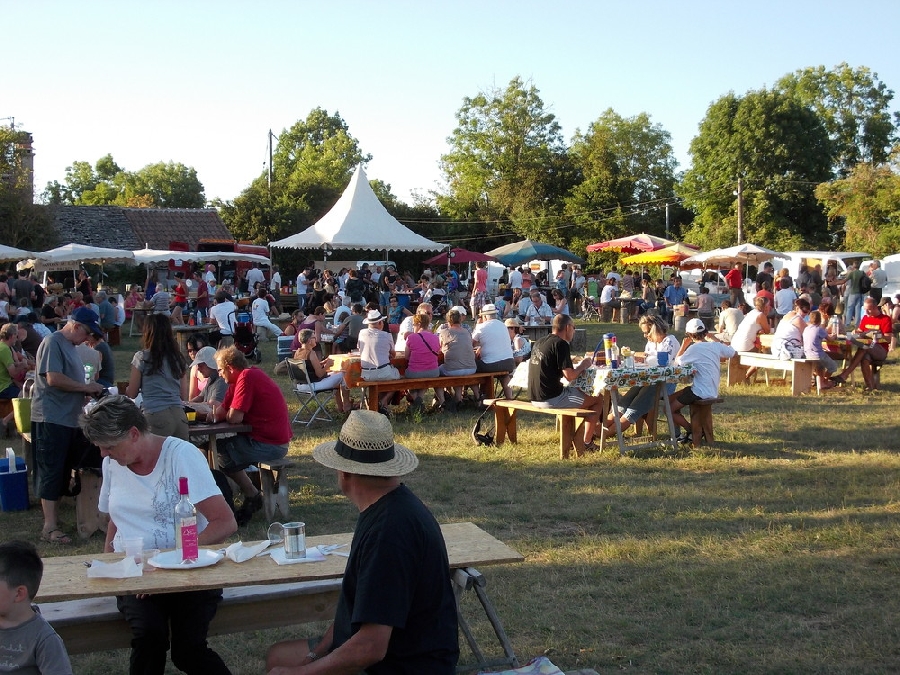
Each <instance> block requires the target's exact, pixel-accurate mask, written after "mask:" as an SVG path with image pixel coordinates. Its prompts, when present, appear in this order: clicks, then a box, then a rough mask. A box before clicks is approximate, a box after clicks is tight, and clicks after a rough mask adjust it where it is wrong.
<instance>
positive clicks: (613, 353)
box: [609, 335, 619, 368]
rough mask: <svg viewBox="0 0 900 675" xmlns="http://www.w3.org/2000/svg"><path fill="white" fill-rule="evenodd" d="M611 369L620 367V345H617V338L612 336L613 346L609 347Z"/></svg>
mask: <svg viewBox="0 0 900 675" xmlns="http://www.w3.org/2000/svg"><path fill="white" fill-rule="evenodd" d="M609 357H610V363H609V367H610V368H618V367H619V345H618V344H616V336H615V335H613V336H612V344H611V345H610V347H609Z"/></svg>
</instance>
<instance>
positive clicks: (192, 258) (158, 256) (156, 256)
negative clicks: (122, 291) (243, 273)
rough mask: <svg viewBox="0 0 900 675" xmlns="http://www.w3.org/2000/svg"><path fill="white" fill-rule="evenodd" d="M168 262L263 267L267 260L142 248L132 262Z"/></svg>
mask: <svg viewBox="0 0 900 675" xmlns="http://www.w3.org/2000/svg"><path fill="white" fill-rule="evenodd" d="M170 260H182V261H187V262H211V261H213V260H247V261H249V262H257V263H260V264H263V265H268V264H269V259H268V258H267V257H265V256H262V255H256V254H255V253H235V252H234V251H162V250H159V249H154V248H142V249H138V250H136V251H134V261H135V262H136V263H137V264H138V265H141V264H144V265H149V264H152V263H167V262H169V261H170Z"/></svg>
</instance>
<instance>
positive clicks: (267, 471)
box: [256, 458, 296, 523]
mask: <svg viewBox="0 0 900 675" xmlns="http://www.w3.org/2000/svg"><path fill="white" fill-rule="evenodd" d="M256 466H257V467H258V468H259V489H260V492H262V495H263V510H264V511H265V514H266V519H267V520H268V521H269V522H270V523H271V522H272V520H273V518H274V517H275V511H276V510H278V511H280V512H281V517H282V518H284V519H285V520H288V519H289V516H288V512H289V509H290V490H289V489H288V480H287V479H288V473H289V472H290V470H291V469H293V468H294V467H295V466H296V464H294V463H293V462H292V461H291V460H289V459H287V458H284V459H270V460H268V461H266V462H257V463H256Z"/></svg>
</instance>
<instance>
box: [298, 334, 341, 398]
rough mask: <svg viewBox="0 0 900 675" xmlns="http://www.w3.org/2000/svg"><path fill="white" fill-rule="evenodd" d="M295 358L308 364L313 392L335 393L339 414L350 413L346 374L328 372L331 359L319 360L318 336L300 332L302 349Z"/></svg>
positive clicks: (308, 374) (308, 373) (307, 373)
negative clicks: (331, 391)
mask: <svg viewBox="0 0 900 675" xmlns="http://www.w3.org/2000/svg"><path fill="white" fill-rule="evenodd" d="M294 358H295V359H297V360H298V361H303V362H304V363H305V364H306V375H307V377H309V381H310V384H311V385H312V389H313V391H329V390H333V391H334V401H335V405H337V409H338V412H342V413H348V412H350V410H351V409H352V408H351V403H350V392H348V391H344V373H342V372H341V371H337V372H334V373H330V372H328V369H329V368H330V367H331V365H332V360H331V358H330V357H329V358H326V359H325V360H324V361H322V360H320V359H319V355H318V353H317V352H316V334H315V333H314V332H313V331H311V330H310V329H309V328H304V329H303V330H302V331H300V348H299V349H298V350H297V351H296V352H294Z"/></svg>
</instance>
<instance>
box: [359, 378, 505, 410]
mask: <svg viewBox="0 0 900 675" xmlns="http://www.w3.org/2000/svg"><path fill="white" fill-rule="evenodd" d="M509 374H510V373H508V372H500V373H475V374H474V375H453V376H449V377H410V378H406V377H402V378H400V379H399V380H361V381H360V383H359V386H360V387H364V388H365V389H366V406H367V407H368V409H369V410H378V401H379V400H380V399H381V395H382V394H387V393H389V392H392V391H406V390H416V389H432V388H434V387H442V388H448V389H449V388H451V387H473V386H478V387H480V388H481V395H482V396H485V395H489V394H493V393H494V378H495V377H496V378H503V377H506V376H507V375H509Z"/></svg>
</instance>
